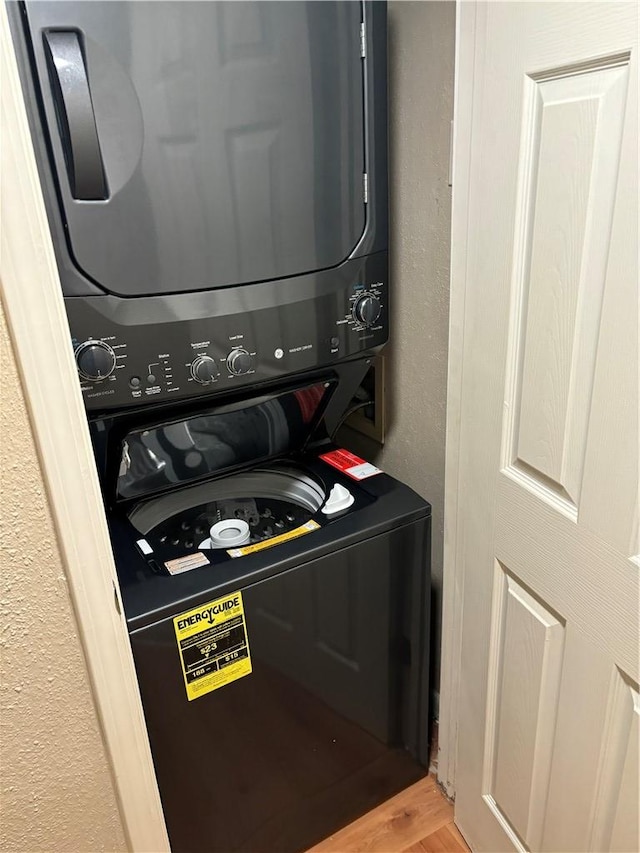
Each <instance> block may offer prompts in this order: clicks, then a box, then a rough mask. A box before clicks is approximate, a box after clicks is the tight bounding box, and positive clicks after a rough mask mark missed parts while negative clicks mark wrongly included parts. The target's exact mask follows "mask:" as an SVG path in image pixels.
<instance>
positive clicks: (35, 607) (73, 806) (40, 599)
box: [0, 308, 126, 853]
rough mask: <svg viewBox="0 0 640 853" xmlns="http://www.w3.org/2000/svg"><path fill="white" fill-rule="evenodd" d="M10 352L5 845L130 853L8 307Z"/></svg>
mask: <svg viewBox="0 0 640 853" xmlns="http://www.w3.org/2000/svg"><path fill="white" fill-rule="evenodd" d="M0 355H1V368H0V375H1V376H2V399H1V404H0V447H1V450H0V463H1V466H2V467H1V470H2V491H1V513H0V525H1V527H0V543H1V551H0V560H1V564H0V569H1V579H0V583H1V588H0V619H1V624H2V626H3V631H2V635H1V639H0V654H1V658H0V750H1V752H0V786H1V792H0V796H1V800H2V818H1V819H0V850H3V851H6V853H9V851H12V853H13V851H15V853H18V851H19V853H35V851H49V853H63V851H74V852H75V851H83V853H89V851H91V853H93V851H99V850H105V851H118V850H125V849H126V844H125V839H124V835H123V830H122V826H121V823H120V817H119V813H118V808H117V804H116V799H115V794H114V790H113V785H112V782H111V777H110V775H109V774H110V771H109V767H108V764H107V759H106V756H105V750H104V746H103V743H102V739H101V735H100V729H99V726H98V720H97V718H96V714H95V708H94V705H93V701H92V698H91V693H90V688H89V682H88V678H87V672H86V669H85V663H84V659H83V655H82V649H81V647H80V642H79V639H78V634H77V630H76V623H75V619H74V616H73V612H72V609H71V602H70V599H69V594H68V591H67V586H66V583H65V576H64V567H63V565H62V563H61V557H60V553H59V551H58V546H57V542H56V535H55V531H54V529H53V523H52V519H51V513H50V511H49V506H48V502H47V496H46V493H45V488H44V483H43V481H42V475H41V471H40V466H39V463H38V459H37V456H36V450H35V446H34V443H33V437H32V435H31V430H30V425H29V420H28V415H27V412H26V409H25V404H24V398H23V394H22V387H21V384H20V379H19V376H18V374H17V371H16V364H15V359H14V356H13V352H12V349H11V343H10V339H9V335H8V331H7V327H6V322H5V318H4V314H3V313H2V310H1V308H0Z"/></svg>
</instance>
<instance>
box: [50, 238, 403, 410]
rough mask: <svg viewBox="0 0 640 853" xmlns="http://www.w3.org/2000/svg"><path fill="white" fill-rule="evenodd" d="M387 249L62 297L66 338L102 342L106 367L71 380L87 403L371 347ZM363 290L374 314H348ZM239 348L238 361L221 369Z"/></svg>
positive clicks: (173, 396)
mask: <svg viewBox="0 0 640 853" xmlns="http://www.w3.org/2000/svg"><path fill="white" fill-rule="evenodd" d="M387 274H388V271H387V254H386V252H380V253H377V254H374V255H369V256H367V257H366V258H353V259H351V260H350V261H347V262H346V263H345V264H342V265H341V266H340V267H339V268H338V269H337V270H330V271H325V272H320V273H316V274H314V275H307V276H301V277H299V278H296V279H291V280H283V281H277V282H265V283H263V284H260V285H245V286H243V287H236V288H233V289H228V290H225V291H223V293H222V295H223V296H224V298H223V299H221V298H219V296H218V295H217V294H211V293H191V294H182V295H172V296H154V297H141V298H138V299H121V298H119V297H116V296H95V297H70V298H68V299H66V308H67V314H68V316H69V324H70V326H71V330H72V335H73V346H74V348H78V347H79V346H80V345H81V344H83V342H89V341H93V342H99V343H100V344H103V345H106V346H107V347H108V348H109V349H110V351H111V352H112V353H113V356H114V364H115V368H114V369H113V371H112V372H111V373H110V375H109V376H107V377H106V378H104V379H102V380H101V381H96V382H90V381H88V380H86V379H84V380H81V388H82V395H83V398H84V402H85V406H86V407H87V409H88V410H89V411H106V410H109V409H115V408H122V407H130V406H139V405H141V404H145V403H149V404H151V403H154V402H161V401H170V400H180V399H192V398H193V399H195V398H196V397H199V396H206V395H211V394H217V393H220V392H225V391H233V390H235V389H236V388H240V387H244V386H247V385H255V384H256V383H261V382H265V381H268V380H273V379H277V378H280V377H283V376H287V375H291V374H297V373H301V372H303V371H307V370H311V369H314V368H316V367H322V366H324V365H331V364H334V363H335V362H338V361H341V360H342V359H344V358H350V357H353V356H356V355H358V354H361V353H366V352H371V351H373V350H376V349H377V348H379V347H381V346H382V345H383V344H384V343H386V341H387V338H388V329H389V293H388V279H387ZM367 294H369V295H371V296H372V297H374V298H375V299H377V300H378V302H379V305H380V315H379V317H378V318H377V319H376V320H375V322H373V323H372V324H371V325H369V326H367V325H365V324H363V323H361V322H358V320H357V319H356V317H355V316H354V306H355V305H356V303H357V302H358V300H360V299H362V298H363V297H364V296H366V295H367ZM234 350H243V351H244V352H246V354H247V356H248V359H249V360H248V361H247V365H248V369H247V371H246V372H245V373H242V374H240V375H238V374H234V373H233V372H231V370H230V369H229V366H228V365H229V361H228V359H229V355H230V353H232V352H233V351H234ZM203 358H206V359H212V360H213V361H214V363H215V366H214V365H212V366H211V371H210V372H211V373H212V374H213V377H212V379H211V381H209V382H207V383H206V384H201V383H200V382H198V381H197V379H196V378H195V376H197V373H196V371H195V368H196V365H197V362H198V360H199V359H200V360H201V359H203Z"/></svg>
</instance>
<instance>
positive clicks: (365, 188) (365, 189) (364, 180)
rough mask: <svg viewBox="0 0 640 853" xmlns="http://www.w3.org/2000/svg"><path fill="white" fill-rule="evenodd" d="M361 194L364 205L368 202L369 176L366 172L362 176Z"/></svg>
mask: <svg viewBox="0 0 640 853" xmlns="http://www.w3.org/2000/svg"><path fill="white" fill-rule="evenodd" d="M362 194H363V196H364V203H365V204H367V202H368V201H369V175H367V173H366V172H364V174H363V175H362Z"/></svg>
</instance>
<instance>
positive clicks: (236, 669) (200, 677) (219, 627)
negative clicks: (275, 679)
mask: <svg viewBox="0 0 640 853" xmlns="http://www.w3.org/2000/svg"><path fill="white" fill-rule="evenodd" d="M173 627H174V630H175V632H176V639H177V641H178V651H179V652H180V662H181V664H182V673H183V676H184V684H185V687H186V690H187V699H188V700H189V701H191V700H192V699H197V698H198V697H199V696H204V695H205V694H206V693H211V691H212V690H217V689H218V688H219V687H224V686H225V684H230V683H231V682H232V681H237V680H238V678H242V677H243V676H245V675H249V673H250V672H251V655H250V653H249V638H248V636H247V625H246V622H245V615H244V606H243V604H242V593H241V592H240V591H238V592H232V593H229V595H225V596H224V597H223V598H217V599H216V600H215V601H209V602H207V603H206V604H201V605H200V607H196V608H194V609H193V610H187V612H186V613H181V614H180V615H179V616H176V617H175V618H174V620H173Z"/></svg>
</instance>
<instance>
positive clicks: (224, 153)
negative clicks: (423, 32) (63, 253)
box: [26, 0, 366, 296]
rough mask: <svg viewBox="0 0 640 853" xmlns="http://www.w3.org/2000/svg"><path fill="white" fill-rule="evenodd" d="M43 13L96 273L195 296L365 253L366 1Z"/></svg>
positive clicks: (69, 200)
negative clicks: (363, 54)
mask: <svg viewBox="0 0 640 853" xmlns="http://www.w3.org/2000/svg"><path fill="white" fill-rule="evenodd" d="M26 8H27V17H28V26H29V29H30V32H31V38H32V44H33V51H34V58H35V64H36V68H37V75H38V78H39V81H40V89H41V94H42V101H43V106H44V112H45V116H46V121H47V124H48V127H49V135H50V144H51V151H52V154H53V159H54V163H55V173H56V176H57V183H58V192H59V194H60V199H61V203H62V208H63V211H64V217H65V219H66V224H67V229H68V230H67V239H68V241H69V244H70V251H71V254H72V256H73V259H74V261H75V263H76V265H77V266H78V268H79V269H80V270H81V272H83V273H84V274H85V275H86V276H87V277H88V278H90V279H92V280H93V281H94V282H96V283H97V284H99V285H100V286H101V287H102V288H104V289H105V290H107V291H108V292H110V293H112V294H118V295H121V296H140V295H150V294H169V293H181V292H185V291H195V290H205V289H211V288H216V287H224V286H228V285H237V284H242V283H249V282H254V281H264V280H268V279H277V278H283V277H292V276H295V275H300V274H302V273H306V272H310V271H313V270H320V269H326V268H330V267H334V266H337V265H338V264H340V263H341V262H342V261H343V260H344V259H345V258H347V257H348V256H349V255H350V254H352V252H353V250H354V248H355V247H356V245H357V244H358V242H359V240H360V238H361V237H362V234H363V231H364V229H365V219H366V216H365V211H366V206H365V203H364V196H363V173H364V171H365V152H364V147H365V145H364V119H365V115H364V113H365V109H364V95H365V84H364V81H363V60H362V58H361V52H360V21H361V16H362V8H361V4H360V3H335V2H328V0H325V2H322V3H313V2H309V3H303V2H234V3H228V2H217V3H216V2H205V3H203V2H163V3H157V2H154V3H148V2H143V0H137V2H118V0H116V1H115V2H113V1H112V0H110V2H101V0H96V2H91V3H87V2H65V0H59V2H28V3H27V4H26ZM61 32H62V33H63V34H66V38H63V37H61ZM65 74H71V76H70V77H69V76H65ZM63 103H64V104H66V107H67V109H66V116H65V112H64V110H63V109H61V108H60V105H61V104H63ZM56 104H58V107H57V113H58V114H56ZM91 113H93V115H92V114H91ZM100 166H102V170H103V174H102V176H101V175H100V174H99V171H100ZM101 194H104V195H105V198H102V199H101V198H99V196H100V195H101ZM74 195H75V197H74ZM97 197H98V198H97Z"/></svg>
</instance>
